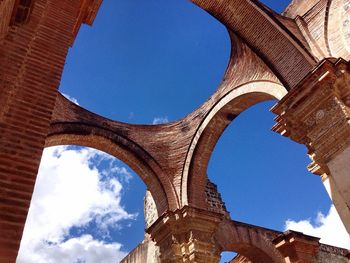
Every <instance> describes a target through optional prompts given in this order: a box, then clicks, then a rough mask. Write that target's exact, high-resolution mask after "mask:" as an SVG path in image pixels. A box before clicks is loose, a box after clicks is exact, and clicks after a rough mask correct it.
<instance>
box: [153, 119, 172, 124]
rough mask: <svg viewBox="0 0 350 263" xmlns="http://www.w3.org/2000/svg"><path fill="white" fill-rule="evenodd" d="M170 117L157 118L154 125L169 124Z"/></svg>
mask: <svg viewBox="0 0 350 263" xmlns="http://www.w3.org/2000/svg"><path fill="white" fill-rule="evenodd" d="M168 122H169V120H168V117H156V118H154V119H153V122H152V124H154V125H155V124H164V123H168Z"/></svg>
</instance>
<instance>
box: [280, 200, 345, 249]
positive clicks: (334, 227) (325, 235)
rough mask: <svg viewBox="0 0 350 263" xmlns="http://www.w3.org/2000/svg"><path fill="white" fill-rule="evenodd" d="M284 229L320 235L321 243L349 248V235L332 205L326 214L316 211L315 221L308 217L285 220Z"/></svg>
mask: <svg viewBox="0 0 350 263" xmlns="http://www.w3.org/2000/svg"><path fill="white" fill-rule="evenodd" d="M285 229H286V230H287V229H290V230H294V231H298V232H303V233H304V234H306V235H311V236H316V237H320V238H321V240H320V242H321V243H324V244H328V245H333V246H337V247H344V248H347V249H349V248H350V237H349V234H348V233H347V231H346V229H345V227H344V225H343V223H342V221H341V219H340V217H339V215H338V212H337V211H336V209H335V207H334V206H333V205H332V206H331V208H330V210H329V213H328V215H324V214H322V213H321V212H319V213H318V215H317V218H316V219H315V223H314V224H313V223H312V222H311V220H310V219H307V220H302V221H298V222H296V221H293V220H287V221H286V225H285Z"/></svg>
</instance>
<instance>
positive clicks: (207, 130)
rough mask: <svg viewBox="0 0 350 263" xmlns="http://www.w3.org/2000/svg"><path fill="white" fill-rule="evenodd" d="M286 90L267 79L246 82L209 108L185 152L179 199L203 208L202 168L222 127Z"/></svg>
mask: <svg viewBox="0 0 350 263" xmlns="http://www.w3.org/2000/svg"><path fill="white" fill-rule="evenodd" d="M285 94H286V90H285V89H284V87H283V86H281V85H280V84H277V83H274V82H270V81H254V82H249V83H246V84H244V85H241V86H239V87H238V88H236V89H234V90H232V91H230V92H228V93H227V94H226V95H225V96H223V97H222V98H221V99H220V100H219V101H218V102H217V103H216V104H215V105H214V106H213V107H212V108H211V110H210V111H209V113H208V114H207V115H206V117H205V118H204V120H203V121H202V123H201V125H200V126H199V128H198V129H197V131H196V133H195V135H194V137H193V140H192V142H191V145H190V148H189V151H188V153H187V157H186V161H185V166H184V170H183V175H182V183H181V203H182V205H191V206H195V207H199V208H203V209H205V197H204V192H205V185H206V180H207V176H206V172H207V166H208V162H209V159H210V156H211V154H212V152H213V150H214V147H215V145H216V143H217V141H218V140H219V138H220V136H221V135H222V133H223V132H224V130H225V129H226V127H227V126H228V125H229V124H230V123H231V122H232V121H233V120H234V119H235V118H236V117H237V116H238V115H239V114H240V113H241V112H243V111H244V110H246V109H247V108H249V107H251V106H253V105H254V104H256V103H259V102H262V101H266V100H272V99H281V98H282V97H283V96H284V95H285Z"/></svg>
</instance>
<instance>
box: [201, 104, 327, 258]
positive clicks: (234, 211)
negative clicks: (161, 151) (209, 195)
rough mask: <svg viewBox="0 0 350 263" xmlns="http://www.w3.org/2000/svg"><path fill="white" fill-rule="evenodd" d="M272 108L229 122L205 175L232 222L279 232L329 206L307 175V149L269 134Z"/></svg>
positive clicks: (258, 108) (257, 107)
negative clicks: (291, 221)
mask: <svg viewBox="0 0 350 263" xmlns="http://www.w3.org/2000/svg"><path fill="white" fill-rule="evenodd" d="M274 103H275V101H268V102H261V103H259V104H256V105H255V106H252V107H250V108H249V109H247V110H245V111H244V112H243V113H241V114H240V115H239V116H238V117H237V118H235V119H234V121H233V122H232V123H231V124H230V125H229V126H228V127H227V129H226V130H225V132H224V133H223V134H222V135H221V137H220V139H219V141H218V142H217V144H216V146H215V149H214V151H213V153H212V156H211V158H210V161H209V165H208V169H207V174H208V177H209V179H210V180H211V181H212V182H214V183H215V184H217V186H218V191H219V192H220V193H221V196H222V199H223V201H224V202H225V204H226V208H227V210H228V211H229V212H230V215H231V218H232V219H233V220H236V221H240V222H247V223H249V224H253V225H257V226H262V227H266V228H270V229H275V230H278V231H284V230H285V227H286V222H287V221H288V220H296V221H300V220H305V219H308V218H310V217H315V216H316V215H317V213H318V212H322V213H323V214H326V213H327V212H328V210H329V207H330V204H331V202H330V200H329V197H328V195H327V193H326V191H325V190H324V187H323V185H322V184H321V182H320V178H318V177H317V176H315V175H312V174H310V173H309V172H308V171H307V169H306V166H307V165H308V163H309V162H310V160H309V158H308V157H307V152H306V148H305V147H304V146H303V145H298V144H296V143H295V142H292V141H291V140H288V139H286V138H284V137H282V136H280V135H279V134H275V133H273V132H272V131H271V127H272V126H273V124H274V120H273V118H274V116H273V114H272V113H270V112H269V108H271V107H272V106H273V104H274ZM301 204H302V206H301ZM301 207H302V208H301ZM223 262H224V261H223Z"/></svg>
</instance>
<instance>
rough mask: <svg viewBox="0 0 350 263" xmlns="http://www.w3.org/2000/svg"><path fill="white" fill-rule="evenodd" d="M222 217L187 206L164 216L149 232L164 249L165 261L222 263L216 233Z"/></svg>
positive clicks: (161, 251)
mask: <svg viewBox="0 0 350 263" xmlns="http://www.w3.org/2000/svg"><path fill="white" fill-rule="evenodd" d="M221 217H222V215H220V214H217V213H213V212H209V211H205V210H200V209H197V208H192V207H184V208H182V209H180V210H177V211H175V212H168V213H166V214H164V215H163V216H161V217H160V218H159V219H158V220H157V221H156V222H155V223H154V224H153V225H152V226H151V227H150V228H148V230H147V232H148V233H150V234H151V237H152V239H153V240H154V241H155V242H156V243H157V245H158V246H159V249H160V259H161V262H167V263H179V262H183V263H194V262H196V263H202V262H205V263H218V262H220V254H221V251H220V248H219V247H218V246H217V245H216V242H215V240H214V234H215V231H216V229H217V228H218V224H219V223H220V221H221Z"/></svg>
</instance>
